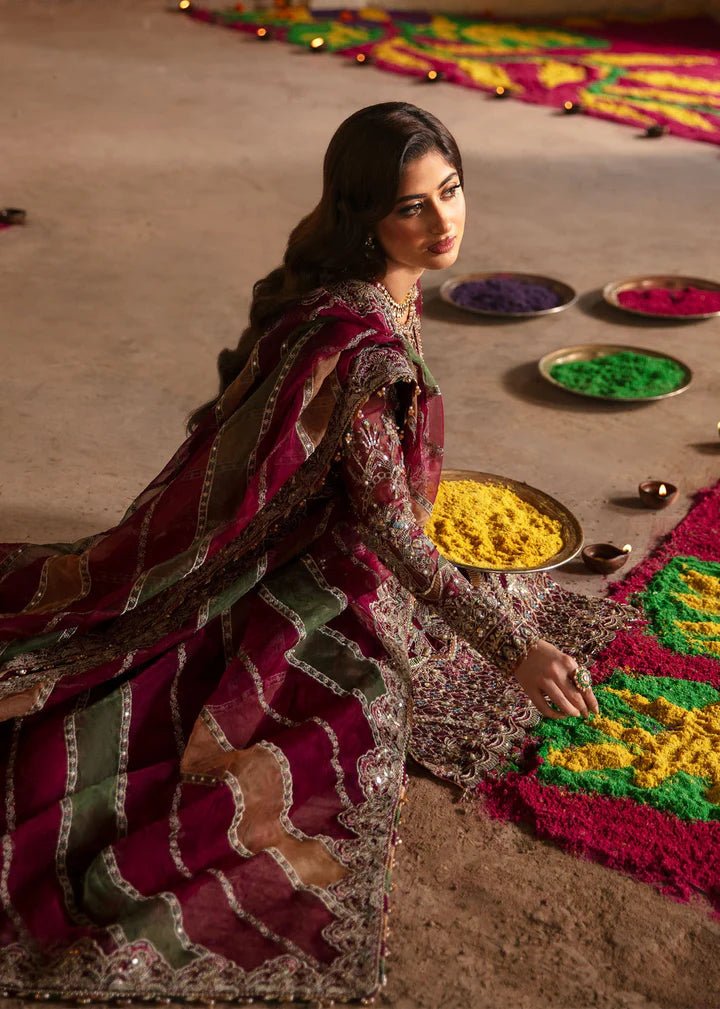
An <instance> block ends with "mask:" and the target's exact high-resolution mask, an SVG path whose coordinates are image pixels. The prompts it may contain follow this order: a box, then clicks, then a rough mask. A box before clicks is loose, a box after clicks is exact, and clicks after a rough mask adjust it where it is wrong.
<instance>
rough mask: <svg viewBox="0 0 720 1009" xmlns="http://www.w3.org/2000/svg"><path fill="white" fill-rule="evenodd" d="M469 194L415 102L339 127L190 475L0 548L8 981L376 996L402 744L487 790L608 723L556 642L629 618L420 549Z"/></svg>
mask: <svg viewBox="0 0 720 1009" xmlns="http://www.w3.org/2000/svg"><path fill="white" fill-rule="evenodd" d="M462 182H463V173H462V164H461V160H460V154H459V152H458V149H457V146H456V144H455V141H454V140H453V139H452V137H451V136H450V135H449V133H448V132H447V130H446V129H445V128H444V127H443V126H442V124H441V123H439V122H438V121H437V120H436V119H435V118H434V117H433V116H431V115H429V114H428V113H426V112H423V111H421V110H420V109H417V108H414V107H413V106H411V105H406V104H404V103H386V104H383V105H377V106H373V107H371V108H368V109H363V110H361V111H360V112H358V113H356V114H355V115H353V116H351V117H350V118H349V119H348V120H347V121H346V122H345V123H343V124H342V125H341V127H340V128H339V130H338V131H337V133H336V134H335V136H334V137H333V139H332V141H331V143H330V146H329V148H328V152H327V155H326V158H325V168H324V188H323V194H322V198H321V200H320V203H319V204H318V206H317V207H316V208H315V210H314V211H313V212H312V213H311V214H310V215H309V216H308V217H306V218H305V219H304V220H302V221H301V222H300V224H299V225H298V226H297V227H296V228H295V230H294V231H293V232H292V234H291V236H290V240H289V243H288V248H287V251H286V254H285V259H284V263H283V265H282V266H281V267H280V268H278V269H277V270H274V271H273V272H272V273H271V274H270V275H269V276H268V277H266V278H265V279H264V280H261V281H259V282H258V283H257V284H256V285H255V289H254V297H253V302H252V307H251V312H250V324H249V326H248V328H247V329H246V330H245V332H244V334H243V336H242V338H241V340H240V342H239V345H238V347H237V349H236V350H235V351H232V352H231V351H224V352H223V353H222V354H221V355H220V359H219V368H220V373H221V386H222V388H221V393H220V395H219V396H218V398H217V399H216V400H214V401H213V402H212V403H210V404H207V405H206V406H205V407H203V408H201V409H199V410H198V411H196V413H195V414H194V416H193V417H192V418H191V421H190V434H189V437H188V438H187V440H186V441H185V443H184V444H183V445H182V446H181V447H180V449H179V450H178V452H177V453H176V455H175V456H174V457H173V459H171V460H170V462H169V463H168V464H167V465H166V466H165V468H164V469H163V470H162V472H161V473H160V474H159V475H158V476H157V477H156V478H155V480H153V481H152V483H151V484H150V485H149V486H148V487H147V488H146V489H145V490H144V491H143V492H142V493H141V494H140V495H139V496H138V498H137V499H136V500H135V501H134V502H133V504H132V505H131V507H130V509H129V510H128V512H127V514H126V515H125V516H124V518H123V519H122V521H121V522H120V523H119V524H118V525H117V526H116V527H115V528H113V529H110V530H107V531H106V532H103V533H100V534H98V535H96V536H92V537H89V538H88V539H85V540H82V541H79V542H77V543H74V544H53V545H43V546H39V545H29V544H6V545H5V546H4V547H3V548H2V549H1V550H0V612H2V617H1V618H0V649H1V650H2V654H0V691H1V693H0V696H1V697H2V700H0V717H2V719H4V720H5V721H4V732H3V734H2V763H3V772H4V778H3V781H4V803H3V804H2V810H1V811H0V815H2V816H3V817H4V821H5V822H4V828H3V833H4V839H3V851H2V855H3V862H2V870H1V871H0V901H1V903H2V912H3V913H2V919H0V945H1V946H2V949H1V951H0V978H1V979H2V983H3V985H4V986H5V987H6V988H7V989H8V990H11V991H13V992H16V993H20V994H26V993H29V992H39V993H41V994H43V995H45V996H59V997H62V998H81V999H85V1000H91V999H92V1000H103V999H108V998H115V997H125V998H149V997H154V996H158V997H165V998H172V999H176V998H187V999H194V998H199V999H208V998H212V999H217V998H220V999H222V998H227V999H238V998H245V999H249V998H253V997H266V998H280V999H281V998H288V997H295V998H301V999H325V998H330V999H342V1000H347V999H353V998H359V997H363V996H367V995H369V994H371V993H372V992H373V991H374V990H375V989H376V988H377V986H378V983H379V982H380V980H381V977H382V959H383V943H384V929H385V912H386V909H387V889H386V888H387V877H388V872H387V870H388V869H389V867H390V865H391V862H392V851H393V846H394V843H395V841H396V832H395V829H396V820H397V815H398V809H399V804H400V801H401V795H402V792H403V779H404V761H405V756H406V753H407V752H408V749H409V750H410V752H411V753H412V754H413V755H414V756H415V757H416V758H417V759H418V760H421V761H422V762H423V763H425V764H426V766H428V767H430V768H431V769H432V770H434V771H435V772H436V773H438V774H441V775H443V776H444V777H447V778H449V779H451V780H454V781H457V782H459V783H463V784H465V785H471V784H473V783H474V782H475V781H476V780H477V779H478V777H479V776H480V775H481V774H482V773H483V772H484V771H486V770H487V769H490V768H492V767H493V766H496V765H497V764H498V763H499V762H500V761H501V760H502V759H503V758H504V757H505V756H507V754H508V753H509V752H510V751H511V750H512V748H513V747H514V746H517V745H518V744H519V743H520V742H521V741H522V738H523V735H524V731H525V728H526V727H527V726H530V725H532V724H533V723H534V722H535V721H536V720H537V718H538V717H539V714H538V712H541V713H543V714H546V715H548V716H550V717H557V716H560V715H586V714H587V713H588V712H589V711H596V710H597V704H596V701H595V698H594V696H593V694H592V690H591V689H589V688H588V687H587V685H586V684H585V683H584V681H583V680H580V682H579V683H578V682H577V681H576V675H575V670H576V669H577V666H578V663H577V661H576V659H575V658H571V657H570V656H569V655H567V654H564V653H563V652H562V651H560V650H559V649H558V648H557V647H555V645H553V644H550V643H549V642H548V641H546V640H544V639H543V635H544V634H548V635H549V636H553V637H554V640H555V642H556V644H558V645H561V646H563V645H565V647H568V648H570V647H572V648H573V649H574V653H575V655H577V656H578V657H582V655H583V653H584V654H586V655H589V654H591V652H592V650H593V649H594V648H597V647H598V646H599V645H600V644H602V643H603V642H604V641H605V640H606V639H607V637H608V636H609V635H610V634H611V633H612V628H613V627H614V626H615V625H616V624H617V622H618V620H619V619H620V618H619V615H618V611H617V610H616V608H614V607H612V605H611V604H603V603H599V602H597V601H591V600H577V599H575V598H574V597H570V596H568V595H567V594H564V593H561V592H560V590H558V589H557V588H553V587H552V586H551V585H550V583H549V582H547V581H542V580H535V581H534V582H529V581H523V582H520V583H513V582H511V581H508V580H502V579H500V578H496V579H488V580H487V583H486V584H485V585H484V586H483V587H481V588H473V586H471V585H470V583H469V582H468V581H467V580H466V579H465V578H464V577H463V575H462V574H460V572H458V571H457V570H456V569H455V568H454V567H453V566H452V565H450V564H449V563H446V562H444V561H442V560H441V558H440V557H439V556H438V554H437V552H436V551H435V549H434V548H433V546H432V544H431V543H430V541H429V540H428V539H427V538H426V537H425V536H424V534H423V532H422V525H423V522H424V521H425V519H426V518H427V515H428V513H429V510H430V508H431V503H432V501H433V498H434V496H435V492H436V489H437V484H438V479H439V475H440V468H441V456H442V412H441V405H440V404H441V401H440V396H439V392H438V388H437V386H436V384H435V381H434V380H433V378H432V376H431V374H430V372H429V371H428V369H427V366H426V364H425V362H424V359H423V352H422V342H421V337H420V322H419V316H420V304H421V299H420V293H419V290H418V287H417V282H418V280H419V278H420V276H421V275H422V273H423V272H424V271H425V270H426V269H439V268H446V267H448V266H450V265H452V263H453V262H454V261H455V258H456V256H457V253H458V250H459V247H460V243H461V241H462V235H463V228H464V223H465V206H464V198H463V192H462ZM583 687H584V688H585V689H581V688H583ZM551 705H552V706H551Z"/></svg>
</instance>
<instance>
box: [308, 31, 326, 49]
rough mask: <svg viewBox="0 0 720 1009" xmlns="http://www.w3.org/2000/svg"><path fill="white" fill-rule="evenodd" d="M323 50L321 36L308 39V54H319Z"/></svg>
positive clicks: (323, 40)
mask: <svg viewBox="0 0 720 1009" xmlns="http://www.w3.org/2000/svg"><path fill="white" fill-rule="evenodd" d="M324 48H325V39H324V38H323V37H322V35H317V36H316V37H315V38H314V39H310V52H312V53H319V52H322V50H323V49H324Z"/></svg>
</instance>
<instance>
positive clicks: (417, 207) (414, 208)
mask: <svg viewBox="0 0 720 1009" xmlns="http://www.w3.org/2000/svg"><path fill="white" fill-rule="evenodd" d="M421 210H422V203H411V204H410V206H409V207H403V208H402V210H401V211H400V216H401V217H414V216H415V214H419V213H420V211H421Z"/></svg>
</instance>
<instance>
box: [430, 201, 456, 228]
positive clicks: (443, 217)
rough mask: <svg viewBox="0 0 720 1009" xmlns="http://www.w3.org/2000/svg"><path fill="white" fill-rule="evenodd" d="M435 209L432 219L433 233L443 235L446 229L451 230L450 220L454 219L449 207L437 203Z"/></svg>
mask: <svg viewBox="0 0 720 1009" xmlns="http://www.w3.org/2000/svg"><path fill="white" fill-rule="evenodd" d="M434 211H435V213H434V216H433V220H432V230H433V233H437V234H438V235H443V234H445V232H446V231H449V230H450V222H451V220H452V215H451V213H450V209H449V208H448V207H442V206H437V205H436V206H435V208H434Z"/></svg>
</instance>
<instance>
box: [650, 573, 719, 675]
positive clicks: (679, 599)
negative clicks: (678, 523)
mask: <svg viewBox="0 0 720 1009" xmlns="http://www.w3.org/2000/svg"><path fill="white" fill-rule="evenodd" d="M640 600H641V602H642V605H643V609H644V610H645V614H646V615H647V617H648V619H649V621H650V626H651V628H652V631H653V633H654V634H655V635H656V636H657V638H658V640H659V641H661V642H662V644H664V645H665V646H666V647H667V648H671V649H672V650H673V651H674V652H679V653H680V654H681V655H707V656H709V657H710V658H714V659H717V658H718V657H720V564H719V563H718V562H717V561H701V560H698V558H697V557H685V556H682V555H680V556H678V557H673V558H672V559H671V560H670V561H669V562H668V564H666V565H665V567H664V568H662V569H661V570H660V571H658V573H657V574H656V575H655V576H654V577H653V578H652V579H651V581H650V583H649V585H648V586H647V588H646V589H645V591H644V592H642V593H641V594H640Z"/></svg>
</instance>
